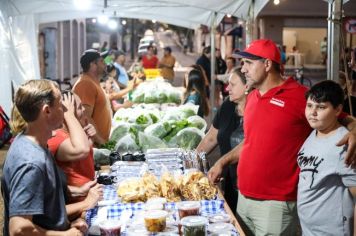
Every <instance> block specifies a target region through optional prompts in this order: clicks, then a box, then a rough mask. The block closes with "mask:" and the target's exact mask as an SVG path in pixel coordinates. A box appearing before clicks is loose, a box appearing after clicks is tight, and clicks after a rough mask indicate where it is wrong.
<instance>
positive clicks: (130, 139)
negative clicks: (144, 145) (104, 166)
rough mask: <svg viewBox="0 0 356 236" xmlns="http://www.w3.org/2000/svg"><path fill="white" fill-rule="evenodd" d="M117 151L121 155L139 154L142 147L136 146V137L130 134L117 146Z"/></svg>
mask: <svg viewBox="0 0 356 236" xmlns="http://www.w3.org/2000/svg"><path fill="white" fill-rule="evenodd" d="M115 149H116V151H117V152H119V153H120V154H122V153H125V152H131V153H133V152H137V151H140V147H139V146H138V145H137V144H136V141H135V137H134V135H133V134H131V133H128V134H126V135H125V136H124V137H122V138H121V139H120V140H119V141H118V142H117V143H116V146H115Z"/></svg>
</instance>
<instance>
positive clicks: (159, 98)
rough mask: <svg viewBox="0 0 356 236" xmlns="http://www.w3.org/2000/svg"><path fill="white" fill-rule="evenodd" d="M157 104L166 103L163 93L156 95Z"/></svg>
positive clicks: (165, 96)
mask: <svg viewBox="0 0 356 236" xmlns="http://www.w3.org/2000/svg"><path fill="white" fill-rule="evenodd" d="M157 102H158V103H166V102H167V95H166V94H165V93H163V92H161V93H160V94H159V95H158V98H157Z"/></svg>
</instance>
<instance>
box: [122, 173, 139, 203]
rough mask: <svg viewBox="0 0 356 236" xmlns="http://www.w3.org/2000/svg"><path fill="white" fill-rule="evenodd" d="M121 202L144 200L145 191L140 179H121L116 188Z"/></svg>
mask: <svg viewBox="0 0 356 236" xmlns="http://www.w3.org/2000/svg"><path fill="white" fill-rule="evenodd" d="M117 194H118V196H119V197H121V201H122V202H139V201H146V191H145V187H144V185H143V182H142V179H140V178H131V179H127V180H125V181H122V182H121V183H120V185H119V187H118V189H117Z"/></svg>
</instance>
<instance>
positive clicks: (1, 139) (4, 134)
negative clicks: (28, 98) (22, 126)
mask: <svg viewBox="0 0 356 236" xmlns="http://www.w3.org/2000/svg"><path fill="white" fill-rule="evenodd" d="M11 138H12V134H11V128H10V125H9V117H8V116H7V115H6V114H5V112H4V110H3V109H2V107H1V106H0V148H2V147H3V146H4V145H5V144H6V143H8V142H9V141H10V139H11Z"/></svg>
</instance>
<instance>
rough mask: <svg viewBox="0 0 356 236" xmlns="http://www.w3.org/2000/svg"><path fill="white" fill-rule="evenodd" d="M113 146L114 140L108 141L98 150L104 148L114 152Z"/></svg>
mask: <svg viewBox="0 0 356 236" xmlns="http://www.w3.org/2000/svg"><path fill="white" fill-rule="evenodd" d="M115 145H116V141H115V140H109V141H107V142H106V143H104V144H103V145H101V146H100V148H104V149H108V150H110V151H114V150H115Z"/></svg>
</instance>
